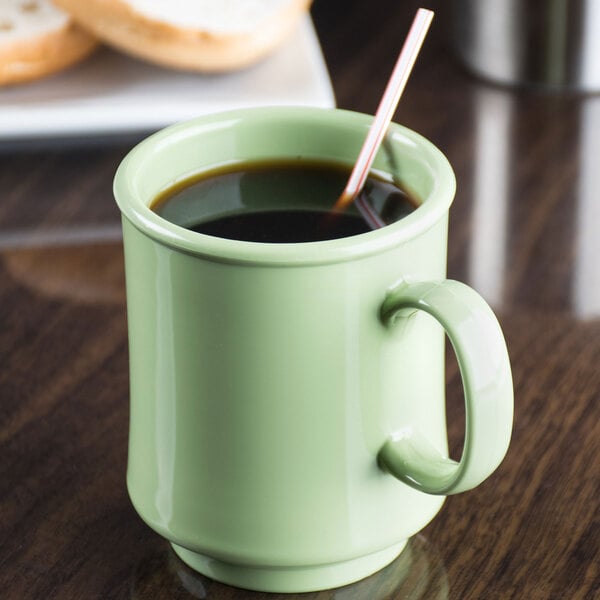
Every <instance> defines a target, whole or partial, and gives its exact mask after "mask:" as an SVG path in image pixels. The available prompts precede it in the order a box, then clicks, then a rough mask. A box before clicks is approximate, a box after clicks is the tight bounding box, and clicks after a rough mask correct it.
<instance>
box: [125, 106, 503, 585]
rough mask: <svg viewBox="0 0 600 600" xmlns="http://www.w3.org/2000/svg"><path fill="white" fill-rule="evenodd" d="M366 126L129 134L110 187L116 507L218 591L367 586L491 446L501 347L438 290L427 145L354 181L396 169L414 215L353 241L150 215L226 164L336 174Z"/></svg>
mask: <svg viewBox="0 0 600 600" xmlns="http://www.w3.org/2000/svg"><path fill="white" fill-rule="evenodd" d="M371 120H372V119H371V117H369V116H367V115H363V114H358V113H352V112H347V111H341V110H322V109H313V108H277V109H272V108H269V109H248V110H241V111H236V112H229V113H223V114H217V115H210V116H205V117H201V118H198V119H196V120H193V121H190V122H187V123H182V124H178V125H175V126H173V127H169V128H167V129H165V130H163V131H161V132H159V133H157V134H155V135H153V136H151V137H150V138H148V139H146V140H145V141H143V142H142V143H141V144H139V145H138V146H137V147H136V148H135V149H133V150H132V151H131V152H130V153H129V155H128V156H127V157H126V158H125V159H124V160H123V162H122V164H121V165H120V167H119V169H118V172H117V175H116V179H115V195H116V199H117V203H118V205H119V207H120V209H121V211H122V214H123V236H124V249H125V266H126V281H127V305H128V327H129V346H130V385H131V416H130V435H129V458H128V470H127V484H128V489H129V494H130V496H131V499H132V502H133V504H134V506H135V508H136V510H137V511H138V513H139V514H140V516H141V517H142V518H143V519H144V521H145V522H146V523H147V524H148V525H149V526H150V527H152V528H153V529H154V530H155V531H156V532H158V533H159V534H160V535H162V536H164V537H165V538H166V539H167V540H169V541H170V542H171V544H172V545H173V548H174V549H175V552H176V553H177V554H178V555H179V556H180V557H181V558H182V559H183V560H184V561H185V562H186V563H187V564H189V565H190V566H191V567H193V568H194V569H196V570H198V571H200V572H201V573H203V574H205V575H207V576H209V577H212V578H214V579H217V580H220V581H223V582H225V583H229V584H231V585H235V586H238V587H242V588H247V589H254V590H262V591H277V592H301V591H311V590H317V589H324V588H330V587H336V586H339V585H344V584H347V583H350V582H352V581H356V580H358V579H361V578H363V577H366V576H367V575H369V574H371V573H373V572H375V571H376V570H378V569H380V568H382V567H383V566H385V565H386V564H388V563H390V562H391V561H392V560H393V559H394V558H395V557H396V556H398V554H399V553H400V552H401V550H402V548H403V547H404V545H405V544H406V541H407V540H408V538H410V537H411V536H412V535H414V534H415V533H416V532H418V531H419V530H420V529H422V528H423V527H424V526H425V525H426V524H427V523H428V522H429V521H430V520H431V519H432V518H433V517H434V515H435V514H436V513H437V512H438V511H439V509H440V507H441V505H442V503H443V501H444V498H445V496H446V495H447V494H454V493H457V492H462V491H465V490H468V489H470V488H473V487H474V486H476V485H478V484H479V483H481V482H482V481H483V480H484V479H485V478H486V477H488V476H489V475H490V474H491V473H492V472H493V471H494V469H495V468H496V467H497V466H498V464H499V463H500V461H501V460H502V458H503V456H504V454H505V452H506V449H507V447H508V443H509V439H510V433H511V427H512V410H513V408H512V407H513V394H512V381H511V373H510V366H509V360H508V355H507V351H506V345H505V342H504V339H503V336H502V332H501V330H500V327H499V325H498V322H497V320H496V318H495V317H494V315H493V313H492V311H491V310H490V308H489V307H488V306H487V304H486V303H485V302H484V300H482V298H481V297H480V296H479V295H478V294H477V293H476V292H474V291H473V290H472V289H471V288H469V287H467V286H466V285H464V284H461V283H458V282H456V281H451V280H447V279H445V273H446V243H447V228H448V209H449V207H450V204H451V202H452V199H453V196H454V191H455V180H454V175H453V172H452V169H451V167H450V165H449V163H448V161H447V159H446V158H445V157H444V155H443V154H442V153H441V152H440V151H439V150H438V149H437V148H436V147H435V146H433V145H432V144H431V143H430V142H429V141H427V140H426V139H424V138H423V137H421V136H420V135H418V134H416V133H414V132H413V131H410V130H408V129H406V128H404V127H401V126H399V125H392V127H391V129H390V131H389V134H388V137H387V144H386V147H385V150H382V151H380V152H379V154H378V156H377V158H376V161H375V164H374V169H376V170H379V171H383V172H390V173H392V174H398V173H395V170H396V169H398V168H399V169H400V173H399V175H400V177H401V179H402V181H403V183H404V184H405V186H406V187H407V188H408V189H410V190H411V191H412V192H414V194H415V195H416V196H417V197H418V198H420V199H421V200H422V204H421V205H420V206H419V207H418V208H417V209H416V210H415V211H414V212H413V213H411V214H410V215H408V216H406V217H405V218H403V219H401V220H400V221H397V222H395V223H393V224H390V225H388V226H386V227H384V228H381V229H378V230H375V231H371V232H368V233H364V234H361V235H357V236H353V237H348V238H343V239H336V240H331V241H323V242H310V243H298V244H261V243H253V242H241V241H235V240H228V239H221V238H217V237H212V236H207V235H202V234H198V233H195V232H192V231H189V230H186V229H183V228H181V227H179V226H176V225H174V224H172V223H170V222H167V221H165V220H164V219H163V218H161V217H159V216H158V215H157V214H155V213H154V212H153V211H152V210H150V209H149V207H148V206H149V205H150V204H151V202H152V200H153V199H154V198H155V197H156V196H157V195H158V194H159V193H160V192H161V191H163V190H164V189H165V188H168V187H169V186H171V185H172V184H173V183H174V182H177V181H179V180H181V179H185V178H187V177H189V176H191V175H193V174H196V173H198V172H201V171H203V170H210V169H213V168H214V167H216V166H219V165H222V164H225V163H231V162H234V161H263V160H269V159H283V158H288V159H289V158H297V157H305V158H310V159H313V160H314V159H317V160H327V161H329V162H331V161H336V162H339V163H346V164H348V165H350V164H352V162H353V160H354V159H355V158H356V156H357V154H358V151H359V148H360V146H361V143H362V141H363V139H364V137H365V135H366V132H367V129H368V127H369V125H370V123H371ZM426 313H428V314H426ZM431 317H433V318H431ZM444 330H445V332H446V333H447V335H448V337H449V338H450V340H451V342H452V345H453V347H454V350H455V352H456V355H457V359H458V363H459V366H460V371H461V375H462V381H463V385H464V393H465V414H466V419H465V421H466V431H465V441H464V448H463V452H462V457H461V459H460V461H459V462H455V461H453V460H451V459H450V458H449V457H448V448H447V437H446V422H445V397H444Z"/></svg>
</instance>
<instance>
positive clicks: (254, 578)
mask: <svg viewBox="0 0 600 600" xmlns="http://www.w3.org/2000/svg"><path fill="white" fill-rule="evenodd" d="M406 542H407V540H404V541H402V542H400V543H399V544H394V545H393V546H390V547H389V548H385V549H384V550H380V551H379V552H374V553H373V554H368V555H367V556H361V557H359V558H354V559H352V560H347V561H342V562H337V563H330V564H325V565H313V566H307V567H249V566H246V565H236V564H231V563H226V562H222V561H220V560H216V559H214V558H210V557H209V556H205V555H203V554H197V553H196V552H192V551H191V550H187V549H186V548H182V547H181V546H178V545H177V544H171V546H172V547H173V550H174V551H175V554H177V556H179V558H181V560H182V561H183V562H184V563H185V564H186V565H188V566H189V567H191V568H192V569H194V570H195V571H198V572H199V573H201V574H202V575H205V576H206V577H210V578H211V579H214V580H216V581H220V582H221V583H226V584H227V585H232V586H234V587H239V588H243V589H246V590H253V591H257V592H276V593H301V592H316V591H318V590H325V589H330V588H336V587H340V586H343V585H347V584H349V583H354V582H355V581H359V580H360V579H364V578H365V577H368V576H369V575H372V574H373V573H375V572H376V571H379V570H380V569H383V568H384V567H385V566H387V565H388V564H390V563H391V562H392V561H393V560H394V559H395V558H396V557H397V556H398V555H399V554H400V552H402V550H403V549H404V546H406Z"/></svg>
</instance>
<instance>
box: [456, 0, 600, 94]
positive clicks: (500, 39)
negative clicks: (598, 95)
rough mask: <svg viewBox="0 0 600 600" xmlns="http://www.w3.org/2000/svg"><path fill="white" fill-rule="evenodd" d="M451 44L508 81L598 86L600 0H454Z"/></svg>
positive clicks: (478, 69) (476, 67) (478, 67)
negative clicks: (452, 38) (452, 41)
mask: <svg viewBox="0 0 600 600" xmlns="http://www.w3.org/2000/svg"><path fill="white" fill-rule="evenodd" d="M453 1H454V16H455V29H454V44H455V47H456V51H457V52H458V55H459V56H460V58H461V59H462V60H463V62H464V63H465V64H466V66H467V67H468V68H469V69H470V70H471V71H473V72H474V73H475V74H477V75H479V76H481V77H484V78H486V79H490V80H492V81H496V82H498V83H504V84H509V85H528V86H536V87H543V88H550V89H558V90H578V91H588V92H597V91H600V0H453Z"/></svg>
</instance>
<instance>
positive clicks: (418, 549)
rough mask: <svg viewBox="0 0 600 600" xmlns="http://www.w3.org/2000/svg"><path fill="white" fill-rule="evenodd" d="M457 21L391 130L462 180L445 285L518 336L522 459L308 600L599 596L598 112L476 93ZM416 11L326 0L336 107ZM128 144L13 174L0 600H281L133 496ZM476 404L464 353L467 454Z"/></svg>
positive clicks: (359, 92)
mask: <svg viewBox="0 0 600 600" xmlns="http://www.w3.org/2000/svg"><path fill="white" fill-rule="evenodd" d="M446 4H447V3H444V2H442V1H441V0H440V1H439V2H429V3H428V5H429V6H432V7H433V8H437V9H439V10H438V15H437V18H436V21H435V23H434V27H433V29H432V32H431V34H430V36H429V39H428V40H427V42H426V45H425V48H424V50H423V53H422V56H421V59H420V60H419V62H418V65H417V67H416V70H415V72H414V75H413V77H412V79H411V81H410V83H409V86H408V89H407V92H406V94H405V98H404V99H403V101H402V103H401V107H400V109H399V111H398V113H397V114H396V119H395V120H396V121H398V122H401V123H404V124H406V125H408V126H410V127H412V128H414V129H416V130H417V131H419V132H421V133H423V134H424V135H425V136H427V137H429V138H430V139H432V140H433V141H434V142H435V143H436V144H437V145H438V146H439V147H440V148H441V149H442V150H443V151H444V152H445V153H446V154H447V156H448V157H449V159H450V161H451V163H452V164H453V165H454V167H455V170H456V174H457V178H458V193H457V197H456V200H455V203H454V206H453V209H452V214H451V223H450V243H449V274H450V276H451V277H453V278H456V279H461V280H463V281H466V282H467V283H469V284H470V285H472V286H474V287H475V288H476V289H478V290H479V291H480V292H481V293H482V294H483V295H484V296H485V297H486V298H487V300H488V301H489V302H490V303H491V304H492V306H493V307H494V308H495V310H496V311H497V313H498V315H499V318H500V321H501V323H502V326H503V328H504V330H505V333H506V337H507V341H508V347H509V351H510V355H511V360H512V365H513V369H514V382H515V399H516V411H515V426H514V436H513V441H512V445H511V448H510V450H509V453H508V455H507V457H506V459H505V461H504V462H503V464H502V465H501V467H500V468H499V470H498V471H497V472H496V473H495V474H494V475H493V476H492V477H491V478H490V479H489V480H488V481H486V482H485V483H484V484H483V485H481V486H480V487H479V488H477V489H476V490H474V491H471V492H468V493H465V494H461V495H459V496H455V497H451V498H449V499H448V501H447V502H446V505H445V507H444V508H443V510H442V512H441V513H440V514H439V515H438V517H437V518H436V519H435V520H434V521H433V522H432V523H431V524H430V525H429V526H428V527H427V528H426V529H425V530H424V531H423V532H422V533H421V534H420V535H418V536H417V537H416V538H414V539H413V540H412V541H411V542H410V544H409V546H408V550H407V551H405V552H404V553H403V554H402V555H401V557H400V558H399V559H397V560H396V561H395V562H394V563H392V565H390V566H389V567H387V568H386V569H385V570H384V571H382V572H381V573H379V574H376V575H374V576H373V577H371V578H369V579H367V580H365V581H363V582H360V583H358V584H356V585H354V586H348V587H347V588H342V589H340V590H336V591H327V592H322V593H319V594H308V595H303V596H302V598H306V599H307V600H308V599H313V598H314V599H317V598H318V599H326V598H336V599H338V600H339V599H344V600H349V599H369V600H378V599H383V598H389V599H396V598H398V599H400V598H411V599H417V598H418V599H427V600H432V599H435V600H437V599H440V600H441V599H456V600H467V599H491V600H493V599H507V598H517V599H525V600H536V599H552V600H574V599H581V600H583V599H592V598H600V579H599V574H598V568H599V564H600V557H599V548H598V545H599V537H600V531H599V521H598V518H599V511H598V507H599V502H598V498H599V486H598V483H599V474H600V460H599V457H600V427H599V418H598V403H599V401H600V366H599V362H600V264H599V258H598V257H599V256H600V162H599V158H598V157H599V156H600V96H597V97H595V96H588V97H578V96H575V95H550V94H544V93H534V92H527V91H515V90H507V89H502V88H499V87H493V86H490V85H486V84H484V83H481V82H478V81H477V80H475V79H473V78H472V77H470V76H469V75H468V74H467V73H466V72H464V71H463V69H462V68H461V67H460V66H459V65H458V64H457V62H456V61H455V59H454V58H453V54H452V49H451V45H450V44H449V42H448V39H449V35H448V34H449V30H450V28H449V21H450V14H449V8H448V7H447V6H446ZM416 7H417V3H415V2H412V1H405V2H398V1H397V0H370V2H360V1H359V0H356V1H349V0H317V2H316V5H315V7H314V9H313V14H314V19H315V22H316V25H317V28H318V31H319V33H320V36H321V40H322V44H323V49H324V53H325V55H326V58H327V61H328V63H329V67H330V70H331V77H332V80H333V84H334V87H335V91H336V94H337V100H338V104H339V106H340V107H343V108H348V109H354V110H360V111H364V112H369V113H372V112H373V111H374V110H375V108H376V105H377V99H378V96H379V94H380V93H381V91H382V89H383V86H384V83H385V81H386V79H387V76H388V74H389V72H390V70H391V67H392V65H393V62H394V59H395V57H396V54H397V51H398V49H399V45H400V44H401V40H402V38H403V36H404V35H405V32H406V30H407V28H408V25H409V22H410V20H411V18H412V14H413V13H414V10H415V9H416ZM0 97H1V96H0ZM0 110H1V106H0ZM129 145H130V144H129V143H117V142H114V143H112V144H111V145H109V146H106V145H104V146H101V147H91V148H74V149H73V148H72V149H67V148H63V149H52V150H40V149H38V150H36V149H32V148H29V149H26V150H21V151H19V152H6V151H3V152H2V153H1V154H0V190H1V201H0V352H1V354H0V358H1V362H0V381H1V385H0V390H1V402H0V457H1V459H0V597H2V598H7V599H18V600H21V599H25V598H34V599H42V598H44V599H45V598H59V599H71V598H73V599H75V598H77V599H78V598H85V599H91V598H108V599H112V598H119V599H121V598H123V599H124V598H143V599H153V598H157V599H163V598H177V599H178V598H208V599H209V600H224V599H231V598H236V599H245V598H248V599H254V598H271V597H272V598H275V597H277V596H269V595H266V594H257V593H249V592H243V591H240V590H236V589H234V588H229V587H227V586H224V585H220V584H217V583H214V582H212V581H210V580H208V579H206V578H203V577H200V576H198V575H196V574H194V573H193V572H192V571H191V570H189V569H188V568H187V567H185V566H184V565H183V564H182V563H181V562H180V561H179V560H178V559H177V558H176V557H175V556H174V555H173V554H172V553H171V552H170V551H169V549H168V547H167V544H166V542H164V541H163V540H162V539H161V538H159V537H158V536H157V535H156V534H154V533H153V532H152V531H151V530H150V529H149V528H148V527H146V526H145V525H144V524H143V523H142V521H141V520H140V519H139V517H138V516H137V515H136V513H135V512H134V510H133V508H132V506H131V504H130V502H129V499H128V497H127V492H126V489H125V469H126V457H127V448H126V444H127V427H128V371H127V369H128V365H127V337H126V320H125V294H124V282H123V266H122V263H123V257H122V247H121V242H120V238H119V215H118V212H117V209H116V207H115V206H114V203H113V200H112V194H111V178H112V174H113V172H114V170H115V167H116V166H117V164H118V162H119V160H120V159H121V157H122V156H123V155H124V154H125V152H126V151H127V149H128V147H129ZM461 393H462V392H461V385H460V377H459V375H458V372H457V369H456V364H455V361H454V358H453V357H452V356H451V355H450V356H449V359H448V397H449V399H448V420H449V423H450V442H451V447H452V449H453V453H454V454H455V455H456V454H460V445H461V431H462V427H463V414H462V408H461V405H462V396H461ZM291 597H300V596H291Z"/></svg>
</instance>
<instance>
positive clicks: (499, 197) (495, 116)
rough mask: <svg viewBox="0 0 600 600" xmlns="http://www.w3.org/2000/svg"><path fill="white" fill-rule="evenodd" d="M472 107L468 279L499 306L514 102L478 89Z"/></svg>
mask: <svg viewBox="0 0 600 600" xmlns="http://www.w3.org/2000/svg"><path fill="white" fill-rule="evenodd" d="M474 103H475V106H474V111H473V114H474V119H475V148H474V153H473V155H474V161H473V198H474V202H473V213H472V227H471V231H472V237H471V248H470V255H469V264H468V269H469V274H468V277H469V280H470V282H471V285H473V287H474V288H475V289H477V290H478V291H479V293H480V294H481V295H482V296H483V297H484V298H485V299H486V300H487V301H488V302H489V303H490V304H491V305H492V306H500V305H501V304H502V303H503V301H504V283H505V279H506V277H505V268H506V253H507V249H506V244H507V213H508V210H509V206H510V197H509V189H510V157H511V152H512V146H513V143H512V139H511V132H512V120H513V103H514V100H513V97H512V95H511V94H510V93H509V92H506V91H503V90H497V89H495V88H491V87H485V86H479V87H477V88H476V91H475V98H474Z"/></svg>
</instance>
